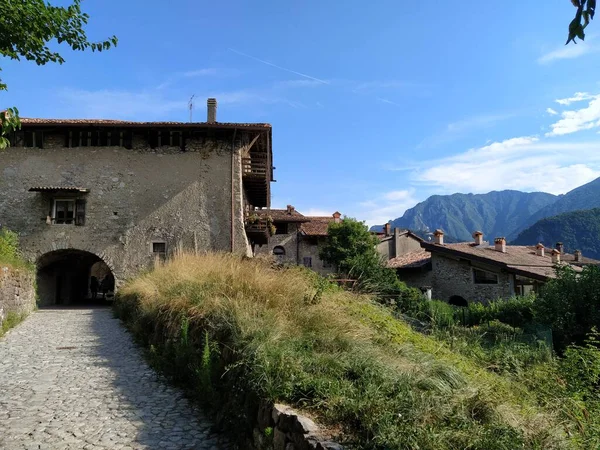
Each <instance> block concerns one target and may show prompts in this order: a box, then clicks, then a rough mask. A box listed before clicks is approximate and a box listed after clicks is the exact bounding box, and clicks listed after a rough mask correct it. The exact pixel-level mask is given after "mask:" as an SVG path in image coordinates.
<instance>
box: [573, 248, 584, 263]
mask: <svg viewBox="0 0 600 450" xmlns="http://www.w3.org/2000/svg"><path fill="white" fill-rule="evenodd" d="M573 257H574V260H575V262H581V260H582V258H583V255H582V254H581V250H575V251H574V252H573Z"/></svg>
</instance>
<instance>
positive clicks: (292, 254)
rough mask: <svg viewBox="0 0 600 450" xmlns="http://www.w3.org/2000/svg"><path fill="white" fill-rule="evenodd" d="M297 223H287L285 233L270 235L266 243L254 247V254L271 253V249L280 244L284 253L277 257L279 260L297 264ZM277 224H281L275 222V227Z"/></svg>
mask: <svg viewBox="0 0 600 450" xmlns="http://www.w3.org/2000/svg"><path fill="white" fill-rule="evenodd" d="M298 225H299V224H297V223H288V224H287V226H288V232H287V234H275V235H273V236H271V237H270V238H269V243H268V244H266V245H262V246H260V247H256V248H255V250H254V252H255V254H257V255H272V254H273V249H274V248H275V247H278V246H280V247H283V249H284V250H285V255H284V256H283V257H282V258H279V261H280V262H282V263H288V264H298ZM277 226H281V225H278V224H277V223H275V228H277ZM300 263H302V261H300Z"/></svg>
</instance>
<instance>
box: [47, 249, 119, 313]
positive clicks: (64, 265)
mask: <svg viewBox="0 0 600 450" xmlns="http://www.w3.org/2000/svg"><path fill="white" fill-rule="evenodd" d="M37 287H38V297H39V305H40V306H51V305H72V306H77V305H89V304H90V303H94V304H109V303H110V301H111V300H112V298H113V295H114V290H115V278H114V275H113V273H112V271H111V270H110V268H109V267H108V266H107V265H106V263H105V262H104V261H102V259H100V258H99V257H98V256H96V255H94V254H93V253H90V252H86V251H83V250H75V249H65V250H56V251H53V252H49V253H46V254H44V255H42V256H41V257H40V258H39V259H38V261H37Z"/></svg>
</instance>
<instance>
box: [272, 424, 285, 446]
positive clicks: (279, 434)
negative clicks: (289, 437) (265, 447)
mask: <svg viewBox="0 0 600 450" xmlns="http://www.w3.org/2000/svg"><path fill="white" fill-rule="evenodd" d="M285 441H286V438H285V433H284V432H283V431H281V430H280V429H279V428H275V431H274V432H273V450H285Z"/></svg>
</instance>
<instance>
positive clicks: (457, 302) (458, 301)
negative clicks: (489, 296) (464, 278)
mask: <svg viewBox="0 0 600 450" xmlns="http://www.w3.org/2000/svg"><path fill="white" fill-rule="evenodd" d="M448 303H450V304H451V305H454V306H462V307H467V306H469V302H467V301H466V300H465V299H464V298H463V297H461V296H460V295H453V296H452V297H450V300H448Z"/></svg>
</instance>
